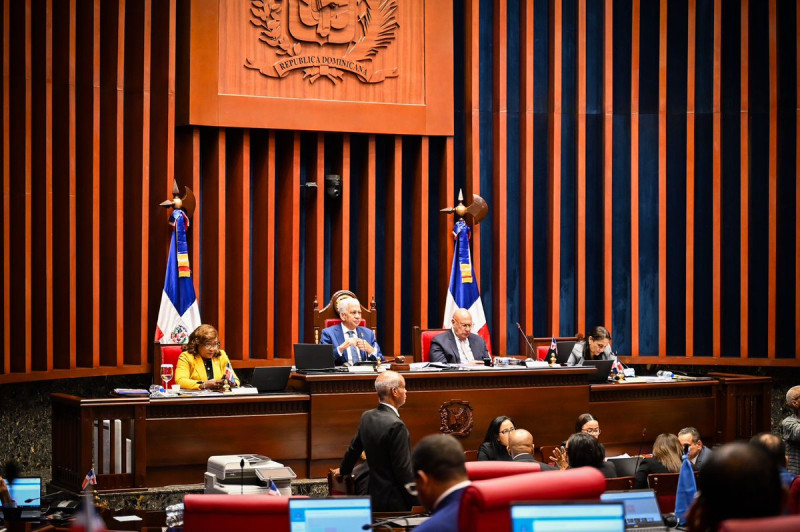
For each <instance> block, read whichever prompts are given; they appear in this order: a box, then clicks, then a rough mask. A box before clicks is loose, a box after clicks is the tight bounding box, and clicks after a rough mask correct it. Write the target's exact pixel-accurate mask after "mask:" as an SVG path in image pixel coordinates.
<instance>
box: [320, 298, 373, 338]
mask: <svg viewBox="0 0 800 532" xmlns="http://www.w3.org/2000/svg"><path fill="white" fill-rule="evenodd" d="M348 297H356V295H355V294H354V293H353V292H351V291H350V290H339V291H338V292H336V293H335V294H333V295H332V296H331V300H330V301H328V304H327V305H325V307H323V308H322V309H320V310H317V307H318V306H319V303H318V302H317V298H316V296H314V307H313V308H314V310H313V311H312V317H313V322H314V343H315V344H318V343H319V340H320V337H321V336H322V329H325V328H327V327H332V326H334V325H338V324H340V323H342V320H341V319H340V318H339V313H338V312H337V311H336V305H337V304H338V302H339V300H340V299H345V298H348ZM359 301H360V300H359ZM361 303H362V305H361V323H359V325H360V326H361V327H369V328H370V329H372V332H377V324H378V311H377V309H376V308H375V298H374V297H373V298H372V301H371V302H370V305H369V308H366V307H365V306H364V305H363V303H364V302H363V301H361Z"/></svg>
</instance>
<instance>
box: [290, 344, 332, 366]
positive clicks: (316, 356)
mask: <svg viewBox="0 0 800 532" xmlns="http://www.w3.org/2000/svg"><path fill="white" fill-rule="evenodd" d="M333 349H334V347H333V346H332V345H330V344H294V365H295V367H296V368H297V371H298V372H303V371H309V370H317V371H319V370H328V369H333V367H334V362H333Z"/></svg>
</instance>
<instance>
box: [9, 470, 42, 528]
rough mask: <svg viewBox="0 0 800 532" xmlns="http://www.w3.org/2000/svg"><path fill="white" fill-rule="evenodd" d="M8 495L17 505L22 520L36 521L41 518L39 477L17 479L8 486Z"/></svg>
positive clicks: (40, 484) (40, 482) (40, 483)
mask: <svg viewBox="0 0 800 532" xmlns="http://www.w3.org/2000/svg"><path fill="white" fill-rule="evenodd" d="M8 493H9V494H10V495H11V498H12V499H13V500H14V501H15V502H16V503H17V507H18V508H19V509H20V511H21V518H22V519H36V518H39V517H41V516H42V511H41V506H42V501H41V497H42V479H41V477H23V478H17V479H15V480H14V482H12V483H11V484H10V485H9V486H8Z"/></svg>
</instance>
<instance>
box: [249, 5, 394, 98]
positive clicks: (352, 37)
mask: <svg viewBox="0 0 800 532" xmlns="http://www.w3.org/2000/svg"><path fill="white" fill-rule="evenodd" d="M397 9H398V8H397V0H338V1H337V0H322V1H319V0H283V1H280V0H276V1H274V2H270V1H269V0H251V6H250V8H249V10H250V15H251V17H250V23H251V24H252V25H253V26H255V27H256V28H258V30H259V31H258V40H259V41H260V42H261V43H263V44H264V45H265V46H267V47H268V48H269V49H270V50H269V52H268V53H270V52H271V59H269V60H253V59H250V58H249V57H248V58H246V59H245V62H244V66H245V68H248V69H251V70H257V71H258V72H259V73H260V74H261V75H263V76H266V77H270V78H276V77H279V78H283V77H285V76H287V75H289V74H290V73H291V72H293V71H295V70H299V69H302V70H303V79H304V80H307V81H308V82H309V83H314V82H315V81H317V80H318V79H320V78H327V79H329V80H330V81H331V82H333V83H334V84H336V83H339V82H341V81H342V80H343V79H344V76H345V73H347V72H349V73H350V74H353V75H354V76H355V78H356V79H358V80H359V81H361V82H362V83H380V82H382V81H384V80H385V79H386V78H393V77H397V75H398V72H397V70H398V69H397V66H393V67H392V68H391V69H376V68H375V67H374V59H375V58H376V57H378V56H379V55H380V53H381V52H382V51H383V50H384V49H385V48H387V47H388V46H389V45H391V44H392V43H393V42H394V41H395V40H396V38H397V29H398V28H399V26H400V25H399V24H398V22H397ZM272 59H274V61H272Z"/></svg>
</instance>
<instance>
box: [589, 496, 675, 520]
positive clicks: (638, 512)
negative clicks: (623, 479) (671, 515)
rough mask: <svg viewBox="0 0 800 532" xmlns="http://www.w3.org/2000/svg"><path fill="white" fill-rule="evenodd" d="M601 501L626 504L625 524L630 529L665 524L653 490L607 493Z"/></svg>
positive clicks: (601, 497)
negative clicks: (631, 527)
mask: <svg viewBox="0 0 800 532" xmlns="http://www.w3.org/2000/svg"><path fill="white" fill-rule="evenodd" d="M600 500H603V501H613V502H621V503H623V504H625V522H626V524H627V525H628V526H629V527H630V526H639V525H647V526H653V525H663V524H664V521H662V520H661V512H660V511H659V510H658V501H657V500H656V494H655V492H654V491H653V490H631V491H607V492H605V493H603V494H602V495H601V496H600Z"/></svg>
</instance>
